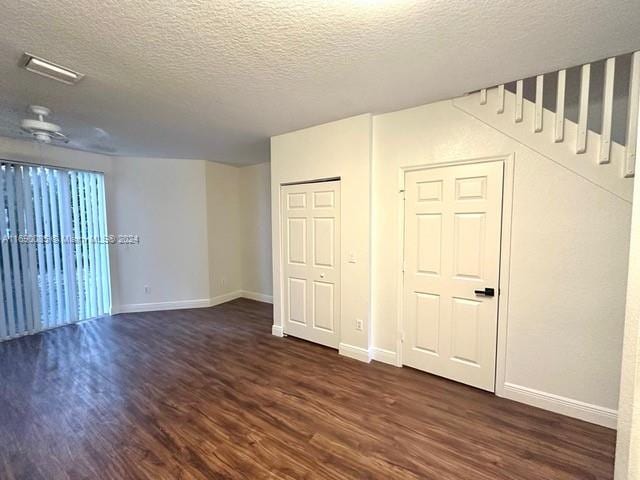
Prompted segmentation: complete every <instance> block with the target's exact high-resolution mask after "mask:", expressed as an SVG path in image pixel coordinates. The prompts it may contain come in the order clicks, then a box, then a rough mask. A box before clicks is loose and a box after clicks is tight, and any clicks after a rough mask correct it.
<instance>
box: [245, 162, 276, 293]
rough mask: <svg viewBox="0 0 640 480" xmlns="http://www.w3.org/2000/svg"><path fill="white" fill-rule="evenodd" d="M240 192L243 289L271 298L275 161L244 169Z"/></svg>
mask: <svg viewBox="0 0 640 480" xmlns="http://www.w3.org/2000/svg"><path fill="white" fill-rule="evenodd" d="M238 192H240V210H241V212H242V226H241V229H240V233H241V238H242V288H243V290H245V291H246V292H249V293H250V294H257V295H258V298H260V296H262V298H263V299H264V300H271V297H272V294H273V276H272V273H273V272H272V263H271V164H270V163H268V162H267V163H260V164H258V165H252V166H248V167H243V168H241V169H240V183H239V188H238Z"/></svg>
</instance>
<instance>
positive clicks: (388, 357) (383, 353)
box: [370, 347, 402, 367]
mask: <svg viewBox="0 0 640 480" xmlns="http://www.w3.org/2000/svg"><path fill="white" fill-rule="evenodd" d="M370 357H371V360H375V361H377V362H382V363H387V364H389V365H393V366H394V367H401V366H402V365H401V364H400V363H399V358H398V354H397V353H396V352H392V351H391V350H385V349H384V348H378V347H371V355H370Z"/></svg>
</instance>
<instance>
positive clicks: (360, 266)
mask: <svg viewBox="0 0 640 480" xmlns="http://www.w3.org/2000/svg"><path fill="white" fill-rule="evenodd" d="M370 168H371V116H370V115H360V116H357V117H352V118H348V119H345V120H340V121H338V122H333V123H328V124H325V125H320V126H317V127H313V128H309V129H305V130H299V131H297V132H292V133H288V134H285V135H280V136H277V137H273V138H272V139H271V208H272V231H273V237H272V238H273V266H274V268H273V296H274V323H275V328H274V332H275V333H278V330H279V329H281V327H282V320H283V319H282V297H281V295H282V288H281V284H280V282H281V278H280V220H279V219H280V185H282V184H283V183H290V182H302V181H308V180H314V179H323V178H335V177H340V179H341V187H340V190H341V193H340V195H341V228H342V235H341V236H342V239H341V247H340V248H341V253H342V259H341V264H340V268H341V282H342V285H343V287H342V288H343V290H342V291H343V292H344V293H343V294H342V296H341V326H340V329H341V345H340V348H341V350H342V351H343V353H345V354H348V355H351V356H356V357H357V356H363V357H367V356H368V348H369V334H370V325H369V307H370V304H369V299H370V271H369V268H370V248H369V242H370V198H369V192H370V185H369V183H370ZM351 255H353V258H354V262H347V258H349V256H351ZM347 292H348V293H347ZM356 319H361V320H363V322H364V329H363V330H362V331H358V330H356ZM280 331H281V330H280Z"/></svg>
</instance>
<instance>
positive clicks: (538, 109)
mask: <svg viewBox="0 0 640 480" xmlns="http://www.w3.org/2000/svg"><path fill="white" fill-rule="evenodd" d="M543 92H544V75H538V76H537V77H536V105H535V113H534V117H535V118H534V121H533V131H534V132H541V131H542V106H543V103H542V95H543Z"/></svg>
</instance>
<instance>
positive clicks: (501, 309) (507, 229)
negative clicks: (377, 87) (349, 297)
mask: <svg viewBox="0 0 640 480" xmlns="http://www.w3.org/2000/svg"><path fill="white" fill-rule="evenodd" d="M487 162H503V164H504V182H503V187H502V189H503V191H502V229H501V234H500V269H499V281H498V292H499V294H498V332H497V342H496V384H495V393H496V395H498V396H504V388H503V387H504V383H505V379H506V366H507V357H506V354H507V326H508V316H509V275H510V268H511V219H512V212H513V176H514V168H515V155H514V154H513V153H512V154H506V155H497V156H493V157H480V158H471V159H463V160H452V161H450V162H439V163H426V164H422V165H410V166H406V167H400V171H399V175H398V180H399V181H398V185H399V189H398V191H399V195H398V212H399V215H398V238H399V242H398V254H399V255H398V258H399V259H400V262H399V263H400V265H399V268H398V285H399V288H398V299H397V302H398V318H397V335H396V337H397V340H396V366H398V367H402V365H403V363H402V342H403V336H404V333H403V332H404V261H405V259H404V228H405V225H404V221H405V212H404V206H405V205H404V190H405V175H406V174H407V172H412V171H416V170H429V169H432V168H442V167H452V166H456V165H469V164H474V163H487Z"/></svg>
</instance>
